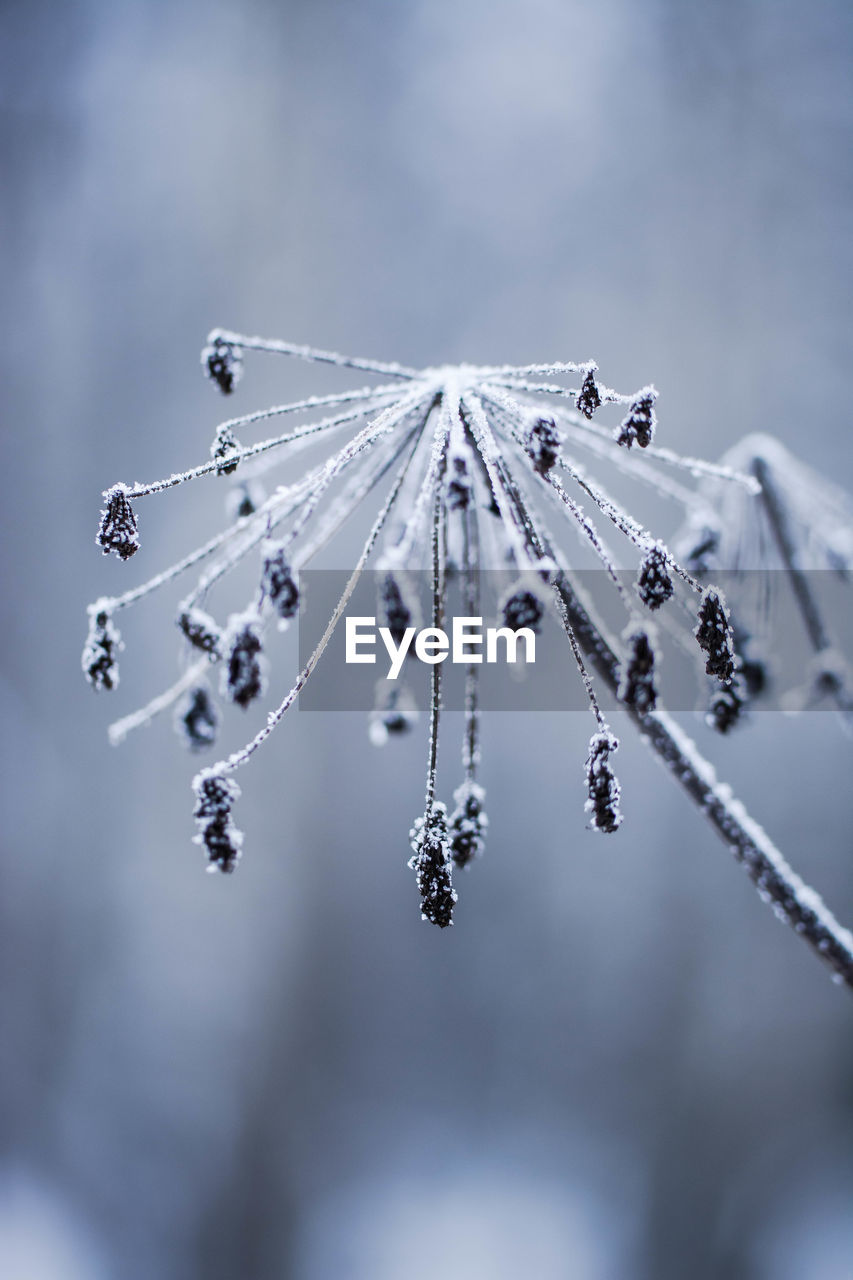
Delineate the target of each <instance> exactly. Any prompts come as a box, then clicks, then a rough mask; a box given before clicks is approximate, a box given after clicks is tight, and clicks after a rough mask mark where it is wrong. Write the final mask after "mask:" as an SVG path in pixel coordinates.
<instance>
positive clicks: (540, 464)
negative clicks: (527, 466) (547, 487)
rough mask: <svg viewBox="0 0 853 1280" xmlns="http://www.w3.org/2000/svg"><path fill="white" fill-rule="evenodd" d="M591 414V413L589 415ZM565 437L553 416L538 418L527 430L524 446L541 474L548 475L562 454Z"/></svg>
mask: <svg viewBox="0 0 853 1280" xmlns="http://www.w3.org/2000/svg"><path fill="white" fill-rule="evenodd" d="M588 416H589V415H588ZM562 440H563V437H562V435H561V433H560V432H559V431H558V430H557V424H556V422H555V421H554V419H553V418H549V417H544V416H543V417H541V418H537V419H536V421H535V422H534V423H533V425H532V426H531V427H530V429H529V430H528V432H527V435H526V437H525V441H524V447H525V449H526V450H527V454H528V457H529V458H530V460H531V462H532V463H533V466H534V468H535V469H536V470H537V471H538V472H539V474H540V476H547V474H548V472H549V471H550V470H551V468H552V467H553V466H554V465H555V464H556V462H557V459H558V458H559V456H560V445H561V443H562Z"/></svg>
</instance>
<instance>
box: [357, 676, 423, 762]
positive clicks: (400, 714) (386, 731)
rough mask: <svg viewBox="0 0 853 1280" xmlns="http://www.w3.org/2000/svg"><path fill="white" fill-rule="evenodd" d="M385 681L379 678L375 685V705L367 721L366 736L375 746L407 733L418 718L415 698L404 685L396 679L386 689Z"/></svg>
mask: <svg viewBox="0 0 853 1280" xmlns="http://www.w3.org/2000/svg"><path fill="white" fill-rule="evenodd" d="M386 683H387V682H386V681H385V680H380V681H379V684H378V685H377V706H376V707H375V708H374V710H373V711H372V712H371V713H370V720H369V722H368V729H367V732H368V736H369V738H370V741H371V742H372V743H373V745H374V746H375V747H384V746H385V743H386V742H387V741H388V739H389V738H400V737H402V736H403V735H404V734H406V733H409V732H410V731H411V729H412V727H413V725H414V724H415V723H416V722H417V719H418V709H417V707H416V705H415V700H414V698H413V697H412V694H411V691H410V690H409V689H408V688H407V687H406V685H405V684H402V683H400V681H399V680H398V681H396V682H395V683H394V684H393V685H391V686H390V688H388V689H386V688H385V686H386Z"/></svg>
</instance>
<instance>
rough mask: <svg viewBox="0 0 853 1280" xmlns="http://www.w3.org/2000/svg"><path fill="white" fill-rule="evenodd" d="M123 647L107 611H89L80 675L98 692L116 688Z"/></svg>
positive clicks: (96, 606) (96, 609)
mask: <svg viewBox="0 0 853 1280" xmlns="http://www.w3.org/2000/svg"><path fill="white" fill-rule="evenodd" d="M123 648H124V645H123V644H122V642H121V636H120V635H119V631H118V627H116V625H115V624H114V622H113V620H112V618H111V616H110V613H109V610H107V609H100V608H99V607H98V605H97V604H95V605H93V606H92V608H91V609H90V610H89V634H88V635H87V636H86V643H85V645H84V646H83V656H82V660H81V661H82V666H83V673H84V675H85V676H86V679H87V680H88V681H89V684H90V685H91V686H92V688H93V689H96V690H97V691H98V692H100V691H101V689H115V688H117V687H118V662H117V660H116V657H117V654H118V653H119V651H120V650H121V649H123Z"/></svg>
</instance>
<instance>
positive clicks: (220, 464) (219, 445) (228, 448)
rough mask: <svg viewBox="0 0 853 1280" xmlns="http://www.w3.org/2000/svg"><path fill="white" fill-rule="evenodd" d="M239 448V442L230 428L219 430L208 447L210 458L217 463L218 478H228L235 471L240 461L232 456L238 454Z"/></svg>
mask: <svg viewBox="0 0 853 1280" xmlns="http://www.w3.org/2000/svg"><path fill="white" fill-rule="evenodd" d="M241 448H242V446H241V444H240V441H239V440H238V439H237V438H236V436H235V435H234V432H233V431H232V430H231V428H230V427H220V428H219V430H218V431H217V433H216V439H215V440H214V442H213V444H212V445H211V446H210V456H211V458H213V460H214V462H216V463H217V467H216V474H217V475H218V476H230V475H232V474H233V473H234V472H235V471H236V470H237V467H238V465H239V462H240V459H239V458H235V457H234V454H235V453H239V452H240V449H241ZM229 459H230V461H229Z"/></svg>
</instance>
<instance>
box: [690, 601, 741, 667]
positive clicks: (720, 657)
mask: <svg viewBox="0 0 853 1280" xmlns="http://www.w3.org/2000/svg"><path fill="white" fill-rule="evenodd" d="M698 619H699V620H698V622H697V624H696V627H695V629H694V631H693V634H694V635H695V637H696V640H697V641H698V644H699V648H700V649H702V650H703V652H704V653H705V654H706V655H707V658H706V662H705V670H706V672H707V673H708V675H709V676H715V677H716V678H717V679H718V680H720V681H721V682H722V683H723V684H728V682H729V681H730V680H731V678H732V676H733V675H734V671H735V644H734V635H733V634H732V628H731V623H730V622H729V616H728V611H727V609H726V602H725V598H724V596H723V593H722V592H721V591H719V590H718V589H717V588H716V587H706V589H705V591H703V593H702V602H701V604H700V606H699V615H698Z"/></svg>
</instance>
